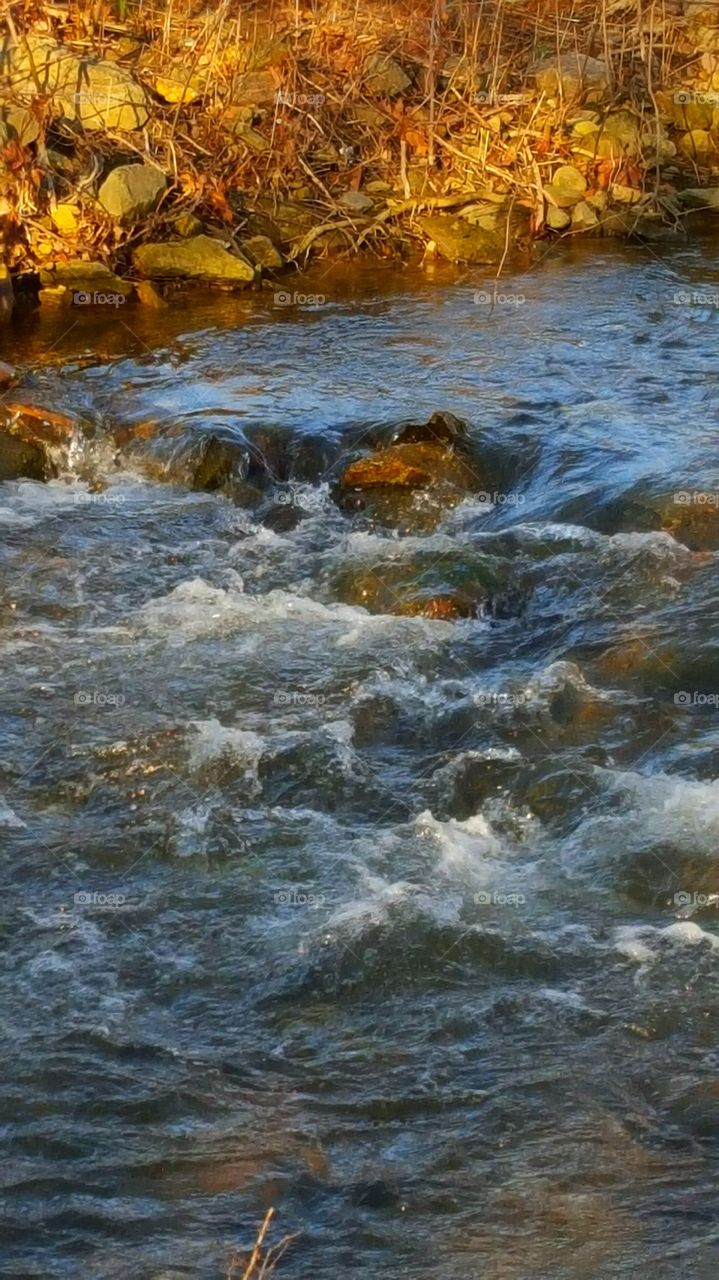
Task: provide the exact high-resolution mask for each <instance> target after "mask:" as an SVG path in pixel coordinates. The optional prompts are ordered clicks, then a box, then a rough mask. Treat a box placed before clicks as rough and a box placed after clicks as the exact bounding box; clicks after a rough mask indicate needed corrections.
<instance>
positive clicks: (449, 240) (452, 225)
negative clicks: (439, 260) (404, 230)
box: [417, 213, 504, 263]
mask: <svg viewBox="0 0 719 1280" xmlns="http://www.w3.org/2000/svg"><path fill="white" fill-rule="evenodd" d="M417 221H418V223H419V225H420V227H421V228H422V230H423V232H424V233H425V235H426V236H428V237H429V238H430V240H432V241H433V242H434V244H435V245H436V246H437V250H438V252H439V253H440V254H441V256H442V257H443V258H447V260H448V261H449V262H469V263H495V262H499V261H500V259H501V257H502V254H503V252H504V236H503V235H500V234H499V232H497V231H490V230H487V229H486V228H485V227H479V226H472V224H471V223H470V222H467V221H466V220H465V219H464V218H453V217H451V216H450V215H449V214H441V213H438V214H431V215H428V216H426V217H422V218H418V220H417Z"/></svg>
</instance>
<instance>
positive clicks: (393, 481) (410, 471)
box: [340, 444, 477, 493]
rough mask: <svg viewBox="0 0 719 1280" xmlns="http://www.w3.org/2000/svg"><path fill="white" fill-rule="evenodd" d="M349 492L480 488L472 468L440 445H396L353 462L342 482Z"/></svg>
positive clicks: (466, 490)
mask: <svg viewBox="0 0 719 1280" xmlns="http://www.w3.org/2000/svg"><path fill="white" fill-rule="evenodd" d="M340 484H341V487H342V489H344V490H348V489H377V488H393V489H397V488H399V489H426V488H428V487H429V486H430V485H434V484H442V485H444V486H449V487H450V488H453V489H459V490H461V491H462V492H464V493H468V492H471V490H472V489H473V488H476V487H477V486H476V477H475V475H474V472H473V470H472V468H471V467H470V466H469V464H468V463H467V462H466V461H465V459H464V458H462V457H460V456H459V455H458V454H457V453H455V452H454V451H453V450H451V449H447V448H444V447H442V446H441V445H438V444H393V445H389V447H388V448H386V449H379V450H378V451H377V452H376V453H373V454H370V455H369V457H366V458H358V459H357V460H356V461H355V462H351V463H350V465H349V466H348V467H347V469H346V470H345V472H344V474H343V475H342V478H341V481H340Z"/></svg>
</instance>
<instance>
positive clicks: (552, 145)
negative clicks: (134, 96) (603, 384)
mask: <svg viewBox="0 0 719 1280" xmlns="http://www.w3.org/2000/svg"><path fill="white" fill-rule="evenodd" d="M676 9H677V5H676V4H673V3H672V0H602V3H601V4H597V3H595V0H256V2H254V3H252V2H248V3H241V4H238V3H237V0H219V3H216V4H215V5H214V6H213V7H211V8H207V7H205V6H204V5H203V4H202V2H201V0H166V3H164V4H158V3H157V2H156V0H121V3H120V2H119V0H117V2H115V3H108V2H107V0H70V3H69V5H68V6H67V7H65V6H63V5H60V4H59V3H58V4H52V3H42V0H18V2H17V3H16V4H14V5H13V6H12V13H13V14H14V22H15V24H16V26H17V27H18V29H20V30H21V31H23V30H31V29H32V30H46V31H50V32H52V33H53V34H55V35H56V36H57V37H58V38H60V39H61V40H63V41H64V42H66V43H68V44H71V45H73V46H75V47H77V48H78V49H82V50H84V51H87V52H92V53H94V54H97V55H98V56H100V57H108V56H110V57H116V56H118V53H121V54H122V61H123V65H126V66H127V67H128V68H130V69H131V70H133V72H134V74H135V75H136V76H137V77H138V78H139V79H140V80H142V81H143V83H144V84H145V85H146V86H147V87H148V89H149V90H150V92H151V93H153V95H154V109H153V112H152V118H151V120H150V123H149V125H148V127H147V129H146V130H145V131H144V134H140V135H131V136H130V135H126V136H124V137H123V138H122V139H119V138H113V137H109V136H106V137H104V138H100V139H98V138H97V135H93V137H92V139H91V140H85V141H83V142H81V143H80V151H81V152H85V153H98V154H97V155H96V156H95V157H94V158H93V156H92V154H87V167H91V166H92V165H93V164H97V163H104V161H105V160H106V159H107V158H109V157H110V156H111V155H112V154H113V152H116V151H117V150H118V149H119V148H121V149H122V150H123V151H125V152H128V151H129V152H132V151H133V150H136V151H139V152H140V153H141V154H143V155H146V156H147V157H148V158H151V159H153V160H154V161H155V162H156V163H158V164H159V165H160V166H161V167H162V168H163V169H164V171H165V172H166V173H167V174H168V175H170V177H171V179H172V189H171V193H170V199H169V200H168V202H167V204H166V206H165V211H164V212H165V213H167V212H172V213H173V214H176V213H178V212H180V211H182V210H183V209H188V210H192V211H196V212H197V213H198V214H199V215H200V216H201V217H202V218H203V219H204V220H209V221H210V223H213V222H214V223H215V224H216V225H225V226H227V227H229V226H231V225H232V226H235V227H236V226H237V222H238V204H239V205H240V206H242V204H243V201H242V200H240V198H239V196H238V193H243V196H244V204H246V203H247V202H248V199H249V202H250V203H251V200H252V197H253V195H255V196H259V195H263V196H265V197H268V196H269V197H271V198H273V199H274V200H275V201H277V200H280V199H287V198H299V199H302V200H308V199H309V200H312V201H314V202H316V205H317V214H318V224H322V223H327V222H332V223H333V224H334V227H335V231H336V232H337V233H338V234H339V235H340V236H341V237H343V238H344V243H345V244H346V247H347V251H348V252H354V251H355V250H356V249H357V248H358V247H363V246H367V245H369V246H371V247H373V248H374V249H375V251H376V252H378V253H380V254H381V253H383V252H385V251H386V252H390V251H392V252H393V251H394V250H395V248H396V241H395V239H394V237H395V236H396V234H397V232H396V227H397V224H398V222H399V216H400V215H401V214H403V213H404V212H405V211H406V208H407V202H412V203H413V205H414V206H416V207H420V206H426V207H431V206H432V205H434V204H436V203H437V202H438V201H441V200H443V199H445V198H447V199H449V200H450V201H451V200H453V199H454V198H455V197H456V196H457V194H458V193H463V192H469V193H476V192H477V191H479V190H480V189H484V190H490V191H492V190H494V191H495V192H500V193H504V194H509V195H511V196H513V197H514V198H515V199H516V200H518V201H519V202H520V203H524V204H525V205H526V206H528V207H529V208H530V209H531V210H532V211H533V218H534V230H535V232H537V231H541V228H542V222H543V210H542V200H541V187H542V183H543V182H544V181H545V180H546V179H547V178H548V176H549V174H550V173H551V170H552V167H553V166H555V165H556V164H557V163H562V162H564V161H567V160H569V159H571V153H570V150H569V146H568V137H567V134H566V133H565V131H564V128H563V126H564V120H565V117H566V114H567V113H566V110H565V108H564V106H563V104H562V103H561V102H560V103H559V104H555V105H553V106H552V108H551V111H550V110H548V108H547V107H546V105H545V104H544V103H543V102H542V100H541V99H539V100H537V99H536V98H533V97H532V96H531V95H530V94H527V93H526V89H527V86H528V84H530V83H531V77H530V75H529V69H530V67H531V65H532V63H534V62H535V61H537V60H538V59H541V58H542V57H546V56H549V55H552V54H555V53H567V52H572V51H575V50H579V51H581V52H583V53H587V54H590V55H592V56H598V57H602V58H603V59H605V61H606V64H607V66H608V67H609V68H610V69H611V74H612V80H613V84H614V86H615V95H614V96H615V100H616V101H624V102H626V101H629V102H630V103H631V104H633V106H634V107H635V108H636V109H637V110H639V111H641V112H644V113H646V114H647V115H648V116H649V117H651V116H652V115H653V114H654V112H655V100H654V91H655V89H656V88H657V86H658V85H659V84H661V83H664V82H666V80H667V79H668V78H671V75H672V74H675V73H678V71H681V70H686V66H687V62H688V61H691V55H688V54H687V52H686V50H685V47H684V44H683V43H682V22H683V20H682V19H681V17H680V16H678V15H677V14H675V13H674V10H676ZM119 42H124V43H123V44H120V43H119ZM373 53H381V54H382V55H383V56H386V57H392V58H396V59H397V60H398V61H399V62H400V63H401V65H402V66H403V67H405V68H408V69H409V71H410V73H411V76H412V80H413V83H412V85H411V87H410V88H409V89H408V90H407V92H405V93H404V94H402V95H401V97H397V98H394V99H390V98H384V99H383V98H381V97H378V96H377V95H376V94H374V95H371V94H369V93H368V90H367V85H366V76H365V66H366V62H367V59H368V57H369V56H370V55H371V54H373ZM698 56H699V54H697V57H698ZM253 71H254V72H258V73H259V74H261V75H262V76H264V77H265V78H266V79H267V80H268V83H271V84H274V85H276V90H277V93H278V94H280V95H281V96H280V97H279V98H276V99H275V100H274V101H273V100H272V99H270V101H269V102H267V101H266V102H265V103H264V104H263V106H262V108H261V110H259V111H258V112H257V113H256V115H255V117H252V114H251V113H250V117H251V118H250V120H249V121H248V122H247V123H248V124H249V132H248V131H247V129H245V130H244V131H243V130H242V129H239V130H238V114H237V107H236V106H234V107H233V104H237V103H238V102H241V101H242V97H243V84H244V83H246V81H245V79H244V78H245V77H246V76H247V74H248V73H252V72H253ZM168 77H170V78H173V79H174V80H175V82H176V85H177V91H176V94H175V97H176V98H177V101H173V102H171V103H170V102H167V101H163V100H162V98H161V97H160V96H159V94H157V93H156V92H155V91H156V90H157V87H158V84H159V83H160V81H161V79H162V78H165V79H167V78H168ZM34 109H35V110H42V104H36V106H35V108H34ZM5 159H6V162H7V161H8V160H9V163H10V166H11V172H13V173H15V174H16V175H17V184H16V185H17V190H16V193H15V199H16V204H17V210H18V214H19V216H18V222H19V221H24V222H25V223H26V226H27V228H28V231H29V233H30V234H29V237H28V238H29V241H30V245H29V248H30V255H29V256H30V257H31V258H32V256H33V255H34V257H35V260H36V261H37V260H38V258H41V257H42V256H43V253H44V254H45V256H48V255H50V254H52V253H54V252H56V251H57V249H58V246H59V245H60V242H61V241H62V237H61V236H56V235H53V233H52V230H50V231H49V232H48V233H47V234H46V235H45V236H44V237H43V236H42V235H41V232H40V230H39V228H38V226H36V225H35V224H36V223H38V222H41V221H42V220H43V218H44V215H45V214H46V213H47V209H48V202H49V203H50V204H52V201H53V199H55V198H59V199H63V198H64V199H72V200H78V201H79V204H80V207H81V211H82V214H83V224H82V227H81V230H80V233H79V239H81V240H82V242H83V243H84V244H85V245H86V246H87V247H88V248H91V249H92V250H93V251H95V252H97V253H103V252H104V253H105V254H106V255H107V256H112V255H113V254H117V252H118V250H125V251H126V252H127V251H128V250H129V249H130V248H131V247H132V243H133V237H132V235H130V236H128V235H126V234H123V235H120V236H118V233H117V231H116V228H115V227H113V226H112V225H111V224H110V222H109V220H108V219H105V218H104V216H103V215H102V212H101V211H100V210H99V209H98V207H97V205H96V204H95V203H94V201H92V199H91V198H89V197H86V196H83V194H82V192H81V193H80V195H79V196H78V193H77V191H76V189H75V188H74V187H73V185H70V187H69V189H64V188H63V181H62V178H61V177H58V178H57V181H56V183H55V190H53V189H52V188H53V184H52V181H51V182H50V183H49V184H48V181H47V179H46V177H45V175H44V173H43V172H42V171H41V169H39V168H38V166H37V165H36V164H34V163H33V160H34V157H33V156H32V155H25V154H19V155H11V156H10V157H7V156H6V157H5ZM13 166H14V168H13ZM612 178H613V180H616V178H617V176H616V175H612ZM620 180H621V175H620ZM368 182H374V183H385V184H386V190H387V193H388V199H387V206H386V208H385V209H383V210H382V213H381V216H379V217H377V218H376V219H375V221H374V223H373V224H372V225H371V226H370V227H369V228H368V227H367V225H366V223H365V222H364V221H363V220H360V221H359V222H358V223H357V222H355V221H354V220H353V219H352V218H351V217H350V216H348V214H347V211H346V210H344V211H343V212H341V211H340V210H339V209H338V207H337V200H338V198H339V196H340V195H341V194H342V193H343V192H345V191H347V190H353V189H354V190H356V189H359V188H360V187H363V188H365V187H366V186H367V183H368ZM599 185H601V182H600V184H599ZM48 186H49V187H50V190H49V191H48ZM402 201H404V202H405V203H404V208H400V205H401V204H402ZM163 216H164V214H163V215H161V216H159V217H158V218H157V219H156V223H155V225H154V226H152V227H150V229H149V230H150V231H151V232H152V233H153V234H154V233H155V232H157V233H158V234H160V235H162V234H163V230H162V227H163ZM403 225H404V231H403V234H405V233H406V232H407V230H408V231H409V234H412V227H411V225H410V226H409V228H407V225H406V221H405V223H404V224H403ZM45 227H46V231H47V224H46V223H45ZM137 235H142V236H144V237H147V235H148V227H147V226H145V227H143V228H142V230H141V232H138V233H137V234H136V237H135V238H137ZM319 239H321V237H319V236H317V235H313V240H312V243H314V244H315V246H316V245H317V241H318V240H319ZM20 240H22V237H20ZM390 241H391V248H390V245H389V244H388V242H390ZM27 247H28V246H27V245H25V246H24V248H25V249H27ZM295 248H296V249H298V250H299V249H300V248H301V252H303V253H304V252H306V251H307V249H308V248H309V245H308V244H305V245H304V246H300V245H299V244H298V245H297V246H295ZM17 252H18V254H19V253H20V252H21V250H20V249H18V251H17ZM292 256H295V257H297V256H300V255H299V253H297V252H295V253H294V254H293V255H292Z"/></svg>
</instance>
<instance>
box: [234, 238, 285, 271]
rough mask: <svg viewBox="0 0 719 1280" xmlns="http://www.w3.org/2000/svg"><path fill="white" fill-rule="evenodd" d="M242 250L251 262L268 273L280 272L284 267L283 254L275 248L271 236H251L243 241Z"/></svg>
mask: <svg viewBox="0 0 719 1280" xmlns="http://www.w3.org/2000/svg"><path fill="white" fill-rule="evenodd" d="M241 244H242V249H243V251H244V252H245V253H246V254H247V256H248V258H249V259H250V261H251V262H254V263H255V264H256V265H257V266H259V267H264V268H265V270H266V271H279V269H280V267H281V266H282V254H281V253H280V252H279V250H278V249H276V248H275V246H274V244H273V243H272V241H271V240H270V237H269V236H250V237H249V238H248V239H247V240H242V241H241Z"/></svg>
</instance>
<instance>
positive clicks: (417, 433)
mask: <svg viewBox="0 0 719 1280" xmlns="http://www.w3.org/2000/svg"><path fill="white" fill-rule="evenodd" d="M392 443H393V444H441V445H459V446H464V445H466V444H467V443H468V432H467V424H466V422H462V420H461V419H460V418H455V416H454V414H453V413H446V412H444V411H443V410H440V411H439V412H437V413H433V414H432V417H431V418H430V419H429V422H421V423H416V422H410V423H408V425H407V426H405V427H400V429H399V431H398V433H397V434H396V435H395V436H394V438H393V440H392Z"/></svg>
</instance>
